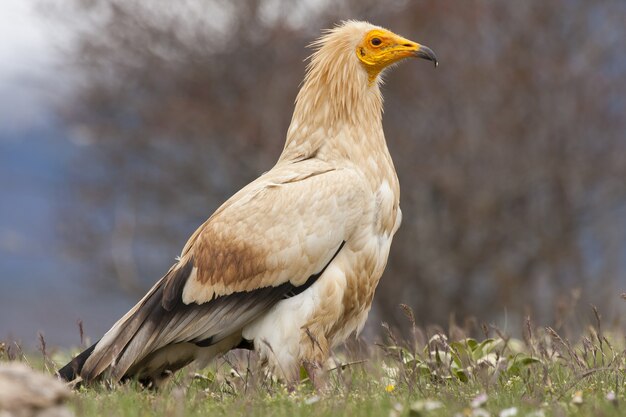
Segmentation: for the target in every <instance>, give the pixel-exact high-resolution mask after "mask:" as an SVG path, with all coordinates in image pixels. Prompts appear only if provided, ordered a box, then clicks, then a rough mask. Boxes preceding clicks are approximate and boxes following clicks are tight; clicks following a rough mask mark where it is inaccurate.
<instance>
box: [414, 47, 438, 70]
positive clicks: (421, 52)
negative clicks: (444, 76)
mask: <svg viewBox="0 0 626 417" xmlns="http://www.w3.org/2000/svg"><path fill="white" fill-rule="evenodd" d="M413 56H414V57H416V58H422V59H427V60H429V61H433V62H434V63H435V68H437V66H438V65H439V61H437V55H435V53H434V52H433V50H432V49H430V48H429V47H428V46H424V45H420V47H419V49H418V50H416V51H415V52H413Z"/></svg>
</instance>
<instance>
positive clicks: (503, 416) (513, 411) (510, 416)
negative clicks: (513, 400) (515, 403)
mask: <svg viewBox="0 0 626 417" xmlns="http://www.w3.org/2000/svg"><path fill="white" fill-rule="evenodd" d="M498 415H499V416H500V417H514V416H516V415H517V407H511V408H505V409H504V410H502V411H500V414H498Z"/></svg>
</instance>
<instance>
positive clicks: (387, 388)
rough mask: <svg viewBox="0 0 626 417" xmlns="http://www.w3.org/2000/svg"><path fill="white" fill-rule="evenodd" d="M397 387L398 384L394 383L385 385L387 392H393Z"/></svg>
mask: <svg viewBox="0 0 626 417" xmlns="http://www.w3.org/2000/svg"><path fill="white" fill-rule="evenodd" d="M395 389H396V386H395V385H393V384H389V385H387V386H386V387H385V391H387V392H393V390H395Z"/></svg>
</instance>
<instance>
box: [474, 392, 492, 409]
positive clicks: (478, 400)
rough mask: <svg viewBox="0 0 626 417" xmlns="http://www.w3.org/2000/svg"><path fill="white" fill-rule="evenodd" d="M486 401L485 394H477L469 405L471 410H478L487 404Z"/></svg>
mask: <svg viewBox="0 0 626 417" xmlns="http://www.w3.org/2000/svg"><path fill="white" fill-rule="evenodd" d="M487 399H488V397H487V394H485V393H484V392H483V393H482V394H478V395H477V396H476V397H474V399H473V400H472V402H471V403H470V406H471V407H472V408H478V407H480V406H482V405H484V404H485V403H486V402H487Z"/></svg>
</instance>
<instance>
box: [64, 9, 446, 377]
mask: <svg viewBox="0 0 626 417" xmlns="http://www.w3.org/2000/svg"><path fill="white" fill-rule="evenodd" d="M310 46H311V48H312V49H313V52H312V54H311V56H310V57H309V62H308V65H307V67H306V71H305V77H304V81H303V83H302V84H301V88H300V91H299V92H298V94H297V97H296V100H295V105H294V111H293V116H292V119H291V123H290V125H289V127H288V130H287V134H286V141H285V145H284V148H283V150H282V152H281V154H280V156H279V158H278V161H277V162H276V164H275V165H274V166H273V167H272V168H271V169H270V170H269V171H267V172H266V173H264V174H262V175H261V176H260V177H259V178H257V179H256V180H254V181H252V182H251V183H250V184H248V185H247V186H245V187H244V188H242V189H241V190H240V191H238V192H237V193H235V194H234V195H233V196H232V197H231V198H230V199H228V200H227V201H226V202H225V203H224V204H223V205H222V206H220V207H219V208H218V209H217V210H216V211H215V212H214V213H213V214H212V215H211V216H210V217H209V218H208V220H206V222H205V223H203V224H202V225H201V226H200V227H199V228H198V229H197V230H196V231H195V232H194V233H193V234H192V236H191V237H190V238H189V240H188V241H187V243H186V244H185V246H184V248H183V250H182V252H181V254H180V256H179V257H177V261H176V263H175V264H174V265H173V266H172V267H171V268H170V269H169V270H168V272H167V273H166V274H165V275H164V276H163V277H162V278H161V279H160V280H159V281H157V283H156V284H155V285H154V286H153V287H152V288H151V289H150V290H149V291H148V292H147V294H146V295H145V296H144V297H143V298H142V299H141V300H140V301H139V302H138V303H137V304H136V305H135V306H134V307H133V308H132V309H131V310H130V311H128V312H127V313H126V314H125V315H124V316H123V317H122V318H120V319H119V320H118V321H117V322H116V323H115V324H114V325H113V327H111V329H110V330H109V331H108V332H106V333H105V334H104V336H103V337H102V338H101V339H100V340H99V341H98V342H96V343H95V344H94V345H92V346H91V347H89V348H88V349H86V350H85V351H83V352H82V353H80V354H79V355H77V356H76V357H75V358H74V359H72V360H71V361H70V362H69V363H68V364H67V365H65V366H64V367H63V368H61V369H60V370H59V371H58V372H57V374H58V376H59V377H60V378H62V379H63V380H66V381H74V382H75V383H81V384H90V383H93V382H94V381H97V380H101V379H103V378H107V379H108V380H109V381H114V382H118V381H124V380H127V379H130V378H135V379H137V380H139V381H140V382H141V383H142V384H144V385H148V386H154V387H158V386H159V385H160V384H162V383H163V382H164V381H165V380H166V379H167V378H168V376H169V375H171V374H172V372H174V371H176V370H178V369H181V368H183V367H185V366H187V365H189V364H191V363H194V364H195V365H196V366H198V367H202V366H206V364H208V363H209V362H210V361H211V360H212V359H213V358H215V357H217V356H219V355H222V354H224V353H226V352H228V351H230V350H232V349H253V350H255V351H256V352H258V355H259V357H260V360H261V363H263V364H265V366H266V369H267V370H268V372H271V373H272V374H273V375H276V376H277V377H278V378H279V379H281V380H282V381H285V382H286V383H287V384H288V386H293V385H294V384H298V383H299V380H300V369H301V367H304V369H305V370H306V371H307V372H308V374H309V376H310V377H311V380H312V381H313V382H315V381H316V380H317V381H320V380H322V378H323V374H324V365H325V363H327V361H328V359H329V357H330V354H331V350H332V349H333V348H334V347H336V346H338V345H340V344H341V343H343V342H345V341H346V340H347V338H348V337H350V336H351V335H352V334H358V333H359V332H360V331H361V329H362V328H363V326H364V324H365V321H366V319H367V316H368V313H369V311H370V308H371V306H372V300H373V297H374V292H375V289H376V287H377V285H378V282H379V280H380V278H381V276H382V274H383V271H384V269H385V266H386V263H387V259H388V256H389V250H390V247H391V243H392V239H393V236H394V234H395V233H396V231H397V230H398V227H399V226H400V223H401V221H402V212H401V210H400V187H399V182H398V177H397V174H396V171H395V168H394V164H393V161H392V159H391V156H390V153H389V150H388V147H387V143H386V140H385V135H384V132H383V125H382V111H383V99H382V95H381V90H380V86H381V82H382V76H383V74H384V73H385V71H386V70H387V69H388V68H390V67H392V66H394V64H397V63H399V62H400V61H402V60H404V59H406V58H422V59H426V60H429V61H432V62H434V64H435V66H437V64H438V61H437V57H436V55H435V53H434V52H433V51H432V50H431V49H430V48H428V47H426V46H424V45H420V44H419V43H417V42H413V41H411V40H408V39H406V38H404V37H402V36H400V35H397V34H395V33H393V32H391V31H389V30H387V29H384V28H382V27H380V26H375V25H373V24H370V23H368V22H362V21H354V20H349V21H344V22H341V23H339V24H337V25H336V26H335V27H333V28H331V29H327V30H325V31H323V32H322V34H321V36H320V37H319V38H318V39H317V40H315V41H313V42H312V43H311V45H310Z"/></svg>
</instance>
